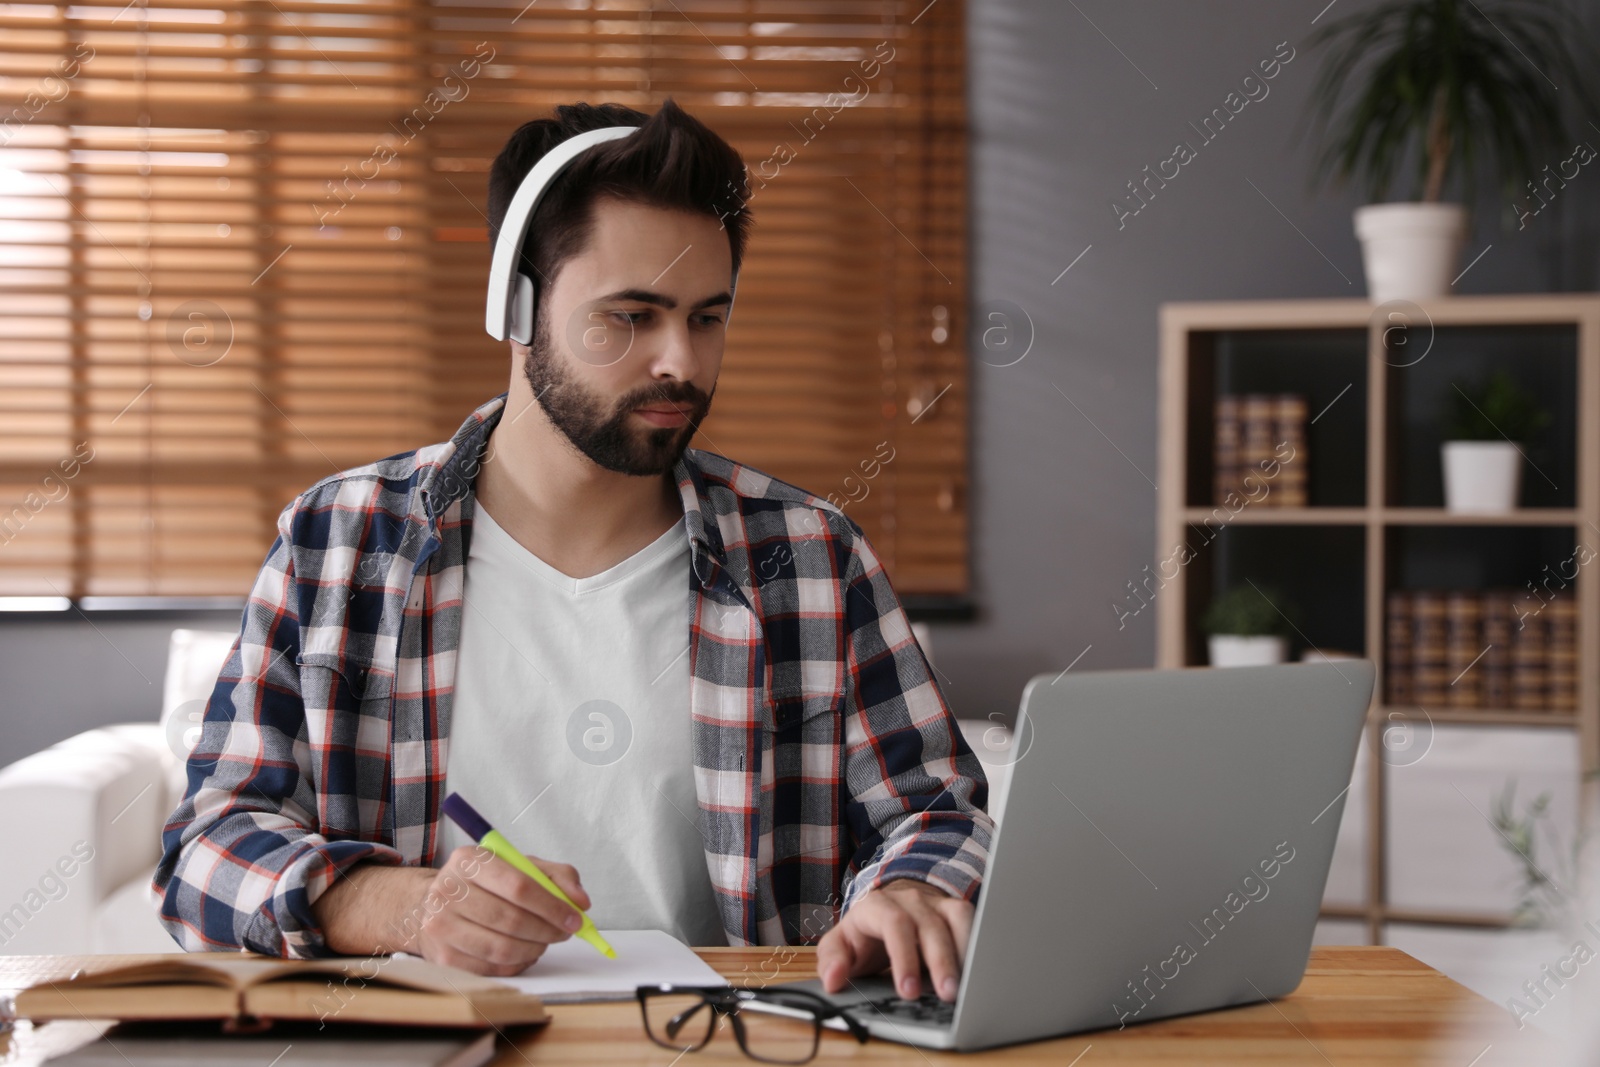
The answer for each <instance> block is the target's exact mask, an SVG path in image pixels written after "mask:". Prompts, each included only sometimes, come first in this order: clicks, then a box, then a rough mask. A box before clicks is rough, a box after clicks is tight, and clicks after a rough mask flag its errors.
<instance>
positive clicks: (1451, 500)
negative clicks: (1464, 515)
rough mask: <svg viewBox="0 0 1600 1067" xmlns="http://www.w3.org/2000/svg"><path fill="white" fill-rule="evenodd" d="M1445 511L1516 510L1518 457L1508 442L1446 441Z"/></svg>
mask: <svg viewBox="0 0 1600 1067" xmlns="http://www.w3.org/2000/svg"><path fill="white" fill-rule="evenodd" d="M1439 451H1440V452H1441V453H1442V459H1443V462H1444V506H1445V510H1446V511H1473V512H1494V513H1502V514H1503V513H1505V512H1507V511H1515V510H1516V509H1517V498H1518V494H1519V492H1520V490H1521V488H1522V453H1521V452H1518V451H1517V446H1516V445H1514V444H1512V443H1511V442H1510V441H1446V442H1445V443H1444V444H1442V445H1441V446H1439Z"/></svg>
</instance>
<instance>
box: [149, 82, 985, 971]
mask: <svg viewBox="0 0 1600 1067" xmlns="http://www.w3.org/2000/svg"><path fill="white" fill-rule="evenodd" d="M617 125H628V126H637V127H638V130H637V132H634V133H631V134H629V135H627V136H626V137H622V138H620V139H617V140H613V141H609V142H606V143H603V144H599V145H596V146H595V147H592V148H590V149H588V150H586V151H585V152H584V154H582V155H581V156H579V157H578V159H577V160H576V161H574V162H573V163H572V164H571V165H570V166H569V168H568V169H567V170H566V171H564V172H563V173H562V175H561V177H560V178H558V179H557V180H556V181H555V183H554V184H553V185H551V187H550V188H549V190H548V192H547V194H546V196H545V198H544V199H543V201H541V203H540V205H539V207H538V209H537V211H536V213H535V214H534V216H533V220H532V225H531V227H530V230H529V237H528V240H527V241H526V242H525V244H524V247H523V261H522V266H521V267H520V268H519V269H522V270H524V271H527V272H530V273H531V274H532V275H536V276H537V277H538V279H539V281H538V283H537V317H536V324H537V325H536V331H535V336H534V338H533V343H532V345H531V347H525V346H523V345H521V344H517V343H515V342H513V343H512V345H511V356H512V373H511V382H510V388H509V390H508V392H507V394H506V395H505V396H503V397H498V398H496V399H494V400H492V401H490V402H488V403H487V404H485V405H483V406H482V407H481V408H479V409H478V410H477V411H476V412H474V413H473V414H472V416H471V418H469V419H468V420H467V421H466V423H465V424H464V425H463V426H462V427H461V429H460V430H458V431H457V432H456V434H455V436H454V437H453V438H452V439H451V440H450V441H449V442H446V443H444V444H439V445H434V446H430V447H428V448H424V449H420V450H419V451H416V452H412V453H407V454H404V455H400V456H394V457H391V458H389V459H386V460H381V461H379V462H378V463H375V464H372V465H369V466H367V467H362V468H359V469H356V470H353V471H348V472H345V473H342V474H338V475H335V476H333V477H331V478H328V479H326V480H324V481H322V482H320V483H318V484H317V485H315V486H313V487H312V488H311V489H309V490H307V491H306V492H305V493H303V494H302V495H301V496H299V497H298V498H297V499H296V500H295V501H294V502H293V503H292V504H291V505H290V506H289V507H288V508H287V509H285V511H284V512H283V514H282V516H281V517H280V519H279V524H278V538H277V540H276V541H275V542H274V544H273V546H272V548H271V550H270V553H269V555H268V558H267V561H266V564H265V566H264V567H263V569H262V571H261V574H260V576H259V578H258V579H257V581H256V585H255V588H254V590H253V591H252V593H251V597H250V602H249V606H248V607H247V609H246V611H245V615H244V621H243V627H242V631H241V634H240V637H239V641H238V643H237V644H236V645H235V647H234V649H233V651H232V652H231V654H230V656H229V658H228V662H227V664H226V666H225V667H224V668H223V671H222V674H221V677H220V678H219V679H218V682H217V686H216V689H215V691H214V692H213V694H212V697H211V700H210V703H209V704H208V706H207V709H206V714H205V720H204V725H203V729H202V735H201V738H200V741H199V743H198V744H197V746H196V747H195V749H194V751H193V754H192V755H191V756H190V759H189V765H188V774H189V784H188V792H187V795H186V796H185V798H184V800H183V802H182V804H181V805H180V806H179V807H178V809H177V811H175V812H174V813H173V815H172V818H171V820H170V821H169V823H168V825H167V828H166V831H165V833H164V835H163V844H164V849H165V854H164V856H163V858H162V862H161V864H160V866H159V868H158V869H157V872H156V877H155V888H156V890H157V891H158V892H159V893H160V894H161V896H162V901H161V915H162V920H163V922H164V923H165V925H166V926H167V928H168V929H169V930H170V931H171V932H172V934H173V936H174V937H175V938H176V939H177V940H178V941H179V943H180V944H182V945H183V946H184V947H185V948H189V949H236V948H249V949H254V950H256V951H259V952H266V953H273V954H280V955H286V956H314V955H322V954H328V953H352V954H366V953H377V952H385V951H396V950H406V951H410V952H416V953H420V954H422V955H423V956H426V957H428V958H430V959H433V960H437V961H440V962H443V963H447V964H453V965H456V966H460V967H464V968H467V969H469V970H472V971H476V972H479V973H486V974H495V975H506V974H513V973H516V972H518V971H520V970H522V969H523V968H525V967H527V966H528V965H529V964H531V963H533V962H534V961H536V960H537V959H538V958H539V956H540V954H541V953H542V952H543V951H544V950H545V948H546V946H548V945H549V944H551V943H553V942H557V941H560V940H563V939H565V938H567V937H569V936H570V935H571V932H572V930H573V929H574V928H575V927H576V926H577V924H578V915H577V912H575V911H574V910H573V909H572V908H571V907H569V906H567V905H566V904H564V903H562V902H561V901H560V900H559V899H557V898H556V897H554V896H552V895H551V894H548V893H546V892H545V891H544V890H542V889H540V888H539V887H538V886H537V885H535V884H534V883H533V881H532V880H531V879H528V878H526V877H524V876H522V875H521V874H519V873H518V872H516V871H515V869H513V868H512V867H511V866H509V865H508V864H505V863H504V862H502V861H500V860H498V859H495V858H492V857H490V856H488V854H487V853H486V852H484V851H482V850H478V849H476V848H475V847H471V842H469V841H468V840H467V839H466V838H464V837H463V836H462V835H461V834H460V832H459V831H458V830H456V829H455V828H454V827H453V826H450V825H448V824H447V823H445V822H441V819H440V810H439V809H440V803H441V801H442V800H443V798H444V797H445V796H446V795H448V794H449V793H450V792H453V791H460V792H461V793H463V795H465V796H466V797H467V798H468V799H469V800H470V801H471V802H472V803H473V804H474V805H475V806H476V807H477V808H478V809H479V810H480V811H481V812H482V813H483V814H484V815H485V816H486V817H487V818H488V819H489V820H490V821H491V822H492V823H494V824H495V825H496V826H497V827H498V828H499V829H501V830H502V832H504V833H506V834H507V835H508V836H509V837H510V838H511V840H512V841H513V842H514V843H516V844H517V846H518V847H519V848H521V849H523V850H525V851H527V852H528V853H529V854H530V858H533V859H534V861H535V862H537V863H538V864H539V865H540V866H541V867H542V868H543V869H544V870H546V871H547V872H548V873H549V874H550V875H551V877H552V878H553V879H554V880H555V881H556V882H557V883H558V884H559V885H560V886H561V887H562V888H563V890H564V891H565V892H566V893H567V895H568V896H569V897H570V898H571V899H572V901H573V902H574V903H575V904H577V905H578V907H580V908H584V909H586V910H589V911H590V912H591V915H592V917H593V918H594V919H595V921H596V922H597V924H598V925H600V926H601V927H602V928H605V927H612V928H657V929H666V930H669V931H671V932H673V933H675V934H677V935H678V936H679V937H682V938H684V939H686V940H690V941H693V942H699V943H706V942H711V943H719V942H724V941H726V942H731V943H734V944H787V943H794V942H798V941H815V940H816V939H817V938H818V937H821V941H820V945H819V965H820V968H821V970H822V974H823V977H824V980H825V982H826V983H827V984H828V986H829V987H830V988H831V989H838V988H840V987H842V986H843V984H844V983H845V981H846V979H847V978H848V977H849V976H851V975H856V974H862V973H869V972H876V971H879V970H882V969H883V968H884V967H885V966H886V965H889V966H892V968H893V972H894V976H895V979H896V982H897V988H898V989H899V991H900V992H901V993H902V995H905V996H908V997H911V996H917V995H919V994H920V992H921V988H922V987H921V982H920V979H919V971H920V967H921V966H922V965H925V966H926V967H927V969H928V972H929V975H930V977H931V978H932V980H933V984H934V989H935V991H936V992H937V993H938V994H939V995H940V996H942V997H944V998H945V999H953V998H954V996H955V990H956V985H957V980H958V976H959V972H960V964H961V955H962V952H963V950H964V948H965V944H966V940H967V933H968V930H969V928H970V924H971V920H972V911H973V901H974V899H975V897H976V895H977V892H978V887H979V883H980V881H981V878H982V875H983V869H984V864H985V861H986V857H987V849H988V844H989V839H990V834H991V831H992V828H993V824H992V822H991V821H990V820H989V818H988V816H987V815H986V814H984V812H983V810H982V805H983V803H984V800H985V794H986V790H987V787H986V784H985V782H984V779H983V775H982V771H981V768H980V765H979V764H978V762H977V760H976V758H975V757H974V756H973V754H972V752H971V751H970V749H969V748H968V747H967V746H966V745H965V744H964V743H963V741H962V738H961V734H960V732H959V731H958V729H957V727H956V723H955V720H954V719H953V717H952V716H951V714H950V711H949V709H948V708H947V707H946V705H945V703H944V700H943V698H942V696H941V695H940V693H939V689H938V686H937V685H936V683H935V681H934V679H933V677H932V676H931V674H930V673H929V669H928V665H927V662H926V660H925V659H924V658H923V656H922V654H921V651H920V650H919V648H918V646H917V644H916V641H915V639H914V638H913V637H912V635H911V631H910V627H909V624H908V623H907V621H906V617H905V613H904V612H903V611H902V610H901V607H900V605H899V603H898V601H897V600H896V598H895V595H894V593H893V591H892V590H891V588H890V586H889V582H888V579H887V577H886V576H885V574H884V572H883V570H882V569H881V567H880V566H879V564H878V561H877V558H876V556H875V555H874V553H873V551H872V548H871V546H870V545H869V544H868V543H867V540H866V538H865V536H864V535H863V534H862V532H861V529H860V528H859V527H858V526H857V525H856V524H855V523H854V522H852V521H851V520H850V519H849V518H847V517H846V516H845V515H844V514H843V513H841V512H840V511H839V510H838V509H837V508H835V507H833V506H832V505H830V504H828V503H827V502H826V501H824V500H821V499H819V498H817V497H815V496H813V495H812V494H810V493H807V492H805V491H803V490H800V489H797V488H795V487H793V486H789V485H785V484H784V483H782V482H778V481H776V480H774V479H772V478H770V477H768V476H767V475H764V474H761V473H760V472H758V471H756V470H753V469H751V468H748V467H743V466H741V465H739V464H737V463H734V462H732V461H730V460H728V459H724V458H723V457H721V456H717V455H714V454H711V453H708V452H701V451H698V450H689V449H688V447H687V446H688V443H689V440H690V438H691V437H692V436H693V434H694V433H695V431H696V429H697V428H698V426H699V424H700V422H701V420H702V419H704V418H705V416H706V413H707V411H708V410H709V408H710V403H711V396H712V393H713V392H714V391H715V389H716V381H717V374H718V371H719V369H720V367H721V362H722V355H723V340H724V327H725V325H726V320H727V316H728V312H729V309H730V307H731V304H732V287H733V282H734V279H735V278H736V276H737V272H738V267H739V263H740V260H741V257H742V254H743V251H744V244H745V240H746V234H747V232H748V227H749V216H748V212H747V211H745V210H743V206H742V203H736V204H735V205H734V206H733V207H732V208H731V209H730V208H729V206H728V196H729V191H730V190H734V189H739V188H743V187H744V167H743V164H742V162H741V161H740V159H739V156H738V154H737V153H736V152H735V151H734V150H733V149H732V148H731V147H730V146H729V145H728V144H727V143H726V142H724V141H723V140H722V139H721V138H719V137H718V136H717V135H716V134H714V133H712V132H711V131H710V130H709V129H708V128H706V127H705V126H704V125H702V124H701V123H699V122H698V121H696V120H695V119H693V118H691V117H690V116H689V115H687V114H685V113H684V112H683V111H682V110H681V109H679V108H678V107H677V106H676V105H674V104H673V103H672V102H671V101H668V102H667V103H666V104H664V105H663V106H662V108H661V109H660V111H659V112H657V114H655V115H654V116H651V117H647V116H645V115H643V114H641V113H639V112H637V111H633V110H631V109H628V108H624V107H620V106H616V105H602V106H598V107H595V106H589V105H576V106H570V107H562V108H558V109H557V114H556V117H555V118H553V119H544V120H540V121H536V122H531V123H528V124H527V125H525V126H523V127H522V128H521V129H519V130H518V131H517V132H516V133H515V134H513V135H512V137H511V139H510V141H509V142H508V143H507V145H506V147H505V149H504V151H502V153H501V154H500V156H499V158H498V159H497V160H496V161H495V164H494V167H493V170H492V171H491V176H490V194H489V207H490V214H491V216H492V219H493V223H492V226H491V229H492V230H493V231H498V229H499V227H500V224H501V221H502V219H503V217H504V215H505V212H506V209H507V205H508V203H509V201H510V200H511V198H512V196H513V194H514V193H515V191H516V189H517V187H518V185H519V184H520V182H521V181H522V179H523V177H524V176H525V175H526V174H527V173H528V171H529V170H530V169H531V168H532V166H533V164H534V163H535V162H537V160H538V159H539V158H540V157H541V156H543V155H544V154H545V153H546V152H548V151H550V149H551V148H553V147H554V146H555V145H556V144H559V143H560V142H562V141H564V140H566V139H567V138H569V137H571V136H574V135H575V134H577V133H580V132H583V131H586V130H591V129H597V128H601V127H605V126H617ZM496 235H497V234H496V233H495V232H492V233H491V240H493V239H494V237H495V236H496ZM539 857H543V858H539ZM579 868H581V869H582V872H583V876H584V881H582V882H580V877H579Z"/></svg>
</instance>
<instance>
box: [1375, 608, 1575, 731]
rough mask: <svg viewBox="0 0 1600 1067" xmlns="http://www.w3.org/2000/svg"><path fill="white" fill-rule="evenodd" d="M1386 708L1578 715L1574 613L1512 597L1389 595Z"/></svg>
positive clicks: (1565, 609) (1570, 610)
mask: <svg viewBox="0 0 1600 1067" xmlns="http://www.w3.org/2000/svg"><path fill="white" fill-rule="evenodd" d="M1386 645H1387V648H1386V656H1385V669H1384V678H1385V686H1384V689H1385V699H1386V700H1387V702H1388V703H1389V704H1391V705H1398V706H1408V705H1414V706H1421V707H1435V708H1494V709H1498V710H1506V709H1510V710H1515V711H1531V712H1550V711H1571V710H1573V709H1575V708H1577V706H1578V603H1577V601H1576V600H1575V599H1574V598H1573V596H1572V595H1571V594H1570V593H1565V592H1562V593H1554V594H1552V595H1551V596H1550V597H1549V598H1548V599H1546V598H1544V597H1540V596H1537V595H1534V594H1531V593H1528V592H1527V591H1525V590H1518V589H1482V590H1480V589H1458V590H1438V589H1418V590H1398V591H1396V592H1392V593H1390V594H1389V599H1388V605H1387V641H1386Z"/></svg>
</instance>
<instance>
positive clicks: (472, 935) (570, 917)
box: [312, 845, 590, 977]
mask: <svg viewBox="0 0 1600 1067" xmlns="http://www.w3.org/2000/svg"><path fill="white" fill-rule="evenodd" d="M528 859H529V860H531V861H532V862H533V863H534V865H535V866H537V867H538V868H539V869H540V870H542V871H544V872H545V874H547V875H549V876H550V878H551V880H552V881H554V882H555V883H556V885H558V886H560V887H561V890H562V892H564V893H566V894H567V896H568V897H570V898H571V899H572V902H573V903H574V904H576V905H577V906H578V907H579V908H583V909H587V908H588V907H589V906H590V901H589V895H588V894H587V893H585V892H584V891H583V886H582V885H581V884H579V882H578V872H577V870H575V869H574V868H572V867H570V866H568V865H567V864H564V863H550V862H548V861H546V860H541V859H539V858H537V857H534V856H529V857H528ZM312 912H313V914H315V916H316V918H317V922H318V924H319V925H321V927H322V929H323V934H324V936H325V937H326V939H327V943H328V947H329V948H331V949H333V951H335V952H340V953H344V954H347V955H373V954H381V953H385V952H397V951H404V952H410V953H413V954H415V955H419V956H422V957H423V958H424V959H428V960H432V961H433V962H435V963H443V964H448V965H450V966H452V967H460V968H461V969H462V970H465V971H471V972H473V973H474V974H488V975H495V976H498V977H503V976H506V975H513V974H518V973H520V972H521V971H522V970H524V969H525V968H526V967H527V966H528V965H529V964H531V963H533V962H534V961H536V960H537V959H538V958H539V957H540V956H542V955H544V951H545V949H546V948H548V947H549V946H550V945H552V944H554V943H556V942H558V941H565V940H566V939H567V938H569V937H571V936H572V933H573V931H574V930H576V929H578V927H579V926H580V925H582V922H583V918H582V916H580V915H579V914H578V912H577V911H576V910H575V909H574V908H572V907H569V906H568V905H567V904H565V903H563V902H562V901H560V900H558V899H557V898H556V897H555V896H553V895H552V894H550V893H548V892H546V891H545V890H544V889H543V888H542V887H541V886H540V885H539V884H538V883H537V882H535V881H534V880H533V879H531V878H529V877H528V876H527V875H525V874H523V873H522V872H521V871H519V870H517V869H516V868H515V867H513V866H511V865H510V864H509V863H506V862H505V861H504V860H502V859H499V858H498V857H496V856H494V855H493V854H491V853H490V852H489V851H488V850H487V849H485V848H482V847H480V846H477V845H467V846H463V847H461V848H458V849H456V850H455V851H454V852H452V853H451V854H450V858H449V860H448V861H447V862H446V863H445V865H444V866H443V867H440V868H439V869H438V870H433V869H431V868H426V867H381V866H376V865H371V864H366V865H362V866H358V867H356V868H354V869H352V870H351V871H349V872H347V873H346V874H345V875H344V876H342V877H340V878H339V879H338V880H337V881H336V882H335V883H334V884H333V885H332V886H331V887H329V888H328V890H327V891H326V892H324V893H323V894H322V895H321V896H320V897H318V898H317V900H316V902H315V903H314V904H313V905H312Z"/></svg>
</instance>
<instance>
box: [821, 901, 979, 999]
mask: <svg viewBox="0 0 1600 1067" xmlns="http://www.w3.org/2000/svg"><path fill="white" fill-rule="evenodd" d="M972 914H973V907H972V905H971V904H969V903H967V902H966V901H965V900H962V899H961V898H960V897H953V896H950V895H949V894H948V893H945V892H944V891H942V890H939V889H936V888H934V887H933V886H930V885H928V884H927V883H925V882H918V881H915V880H913V879H910V878H900V879H896V880H895V881H893V882H890V883H888V884H887V885H884V886H881V887H879V888H877V889H871V890H868V891H867V893H866V894H865V895H864V896H863V897H862V898H861V899H860V900H858V901H856V902H855V904H854V905H852V906H851V908H850V910H849V911H847V912H845V914H844V917H843V918H842V919H840V920H839V925H838V926H835V927H834V928H833V929H832V930H829V931H828V932H827V934H825V935H824V936H823V938H822V940H821V942H819V943H818V945H817V974H818V975H819V976H821V978H822V987H823V988H824V989H825V990H827V991H828V992H829V993H837V992H838V991H839V990H841V989H843V988H844V987H845V983H846V982H847V981H848V980H849V979H851V978H854V977H856V976H858V975H863V974H877V973H878V972H879V971H882V970H883V969H884V967H885V966H888V967H892V968H893V971H894V987H895V990H896V991H897V992H898V993H899V994H900V996H901V997H903V998H904V999H906V1000H915V999H916V998H917V997H920V996H921V995H922V965H923V963H924V962H925V963H926V964H927V968H928V974H929V976H930V977H931V978H932V979H933V988H934V991H935V992H936V993H938V995H939V999H940V1000H947V1001H953V1000H955V999H956V990H957V988H959V986H960V984H961V965H962V963H963V962H964V959H965V956H966V951H967V935H968V934H969V933H971V932H972Z"/></svg>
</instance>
